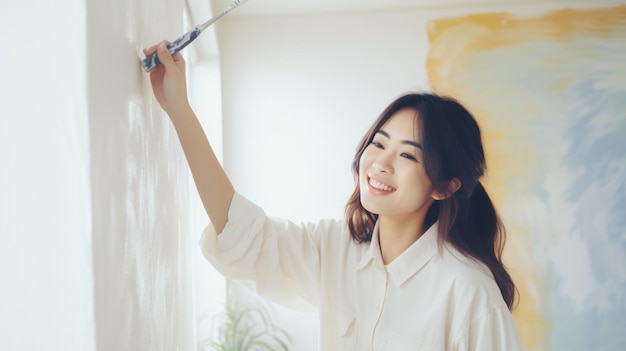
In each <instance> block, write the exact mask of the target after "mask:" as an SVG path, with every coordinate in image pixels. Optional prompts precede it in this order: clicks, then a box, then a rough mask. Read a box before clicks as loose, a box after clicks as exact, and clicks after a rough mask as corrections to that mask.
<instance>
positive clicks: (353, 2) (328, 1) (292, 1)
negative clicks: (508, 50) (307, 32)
mask: <svg viewBox="0 0 626 351" xmlns="http://www.w3.org/2000/svg"><path fill="white" fill-rule="evenodd" d="M209 1H210V3H211V6H212V8H213V10H214V11H215V13H218V12H221V11H222V10H223V9H225V8H226V7H228V6H229V5H230V4H232V3H233V2H234V1H235V0H209ZM522 1H523V2H526V3H528V2H531V1H535V2H538V1H540V0H248V1H247V2H245V3H243V4H241V6H240V7H239V8H237V9H236V10H235V11H233V12H232V13H231V14H229V16H271V15H287V14H289V15H294V14H300V15H302V14H319V13H341V12H366V11H396V10H410V9H419V8H425V7H447V6H464V5H470V6H475V5H485V4H488V5H499V4H511V3H520V2H522Z"/></svg>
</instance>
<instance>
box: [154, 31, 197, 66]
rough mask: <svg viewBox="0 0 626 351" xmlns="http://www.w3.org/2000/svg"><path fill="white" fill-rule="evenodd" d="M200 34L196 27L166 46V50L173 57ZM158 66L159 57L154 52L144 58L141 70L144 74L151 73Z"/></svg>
mask: <svg viewBox="0 0 626 351" xmlns="http://www.w3.org/2000/svg"><path fill="white" fill-rule="evenodd" d="M201 32H202V31H201V30H200V28H198V27H196V28H194V29H193V30H190V31H189V32H187V33H185V34H183V35H182V36H181V37H180V38H178V39H176V40H174V41H173V42H171V43H170V44H169V45H168V46H167V50H168V51H169V52H170V54H172V55H174V54H175V53H177V52H179V51H180V50H182V49H184V48H185V47H186V46H187V45H189V44H190V43H191V42H192V41H194V40H195V39H196V38H197V37H198V36H199V35H200V33H201ZM160 64H161V60H159V56H158V55H157V53H156V52H155V53H153V54H152V55H150V56H146V58H145V59H143V69H144V71H146V72H150V71H152V70H153V69H155V68H156V67H157V66H158V65H160Z"/></svg>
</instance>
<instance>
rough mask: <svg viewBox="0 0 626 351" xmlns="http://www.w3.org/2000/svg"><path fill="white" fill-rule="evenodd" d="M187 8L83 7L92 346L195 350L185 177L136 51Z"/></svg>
mask: <svg viewBox="0 0 626 351" xmlns="http://www.w3.org/2000/svg"><path fill="white" fill-rule="evenodd" d="M183 11H184V3H183V2H180V1H172V0H168V1H163V2H159V3H158V4H156V3H154V2H150V1H148V0H133V1H125V0H112V1H90V2H88V4H87V15H88V22H87V24H88V25H87V29H88V34H87V42H88V44H87V49H88V50H87V51H88V52H87V62H88V64H87V68H88V71H87V81H88V103H89V124H90V146H91V157H90V159H91V160H92V161H91V162H92V163H91V187H92V188H91V193H92V220H93V277H94V316H95V336H96V346H97V349H98V350H120V351H121V350H192V349H194V348H195V343H194V328H193V305H192V303H191V301H192V300H193V295H192V289H191V276H190V274H191V272H192V267H191V263H190V249H191V247H192V246H191V244H190V242H189V240H190V238H189V224H188V223H189V218H188V209H189V199H188V183H187V179H188V174H187V168H186V165H185V162H184V157H183V155H182V152H181V149H180V147H179V143H178V141H177V138H176V135H175V133H174V131H173V128H171V125H170V122H169V120H168V119H167V117H166V116H165V115H164V113H163V112H162V110H161V109H160V108H159V106H158V104H157V103H156V101H155V99H154V98H153V97H152V89H151V87H150V84H149V78H148V75H146V74H145V72H143V70H142V69H141V65H140V59H139V57H138V55H137V54H138V52H139V51H140V49H141V48H142V47H147V46H149V45H150V44H153V43H156V42H157V41H159V40H162V39H163V38H173V37H176V36H178V35H180V33H181V32H182V28H183V23H182V21H183Z"/></svg>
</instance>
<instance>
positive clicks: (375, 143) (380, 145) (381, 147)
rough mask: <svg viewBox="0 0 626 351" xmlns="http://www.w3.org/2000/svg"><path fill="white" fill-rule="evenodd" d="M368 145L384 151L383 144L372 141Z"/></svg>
mask: <svg viewBox="0 0 626 351" xmlns="http://www.w3.org/2000/svg"><path fill="white" fill-rule="evenodd" d="M370 145H374V146H375V147H377V148H379V149H384V147H383V144H381V143H380V142H378V141H376V140H372V142H371V143H370Z"/></svg>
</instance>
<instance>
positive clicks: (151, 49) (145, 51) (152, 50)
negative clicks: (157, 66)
mask: <svg viewBox="0 0 626 351" xmlns="http://www.w3.org/2000/svg"><path fill="white" fill-rule="evenodd" d="M163 42H164V43H165V45H169V44H170V42H169V41H167V40H165V41H163ZM159 45H161V43H157V44H154V45H152V46H151V47H149V48H144V49H143V54H144V55H146V56H150V55H152V54H153V53H155V52H156V51H157V48H158V47H159Z"/></svg>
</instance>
